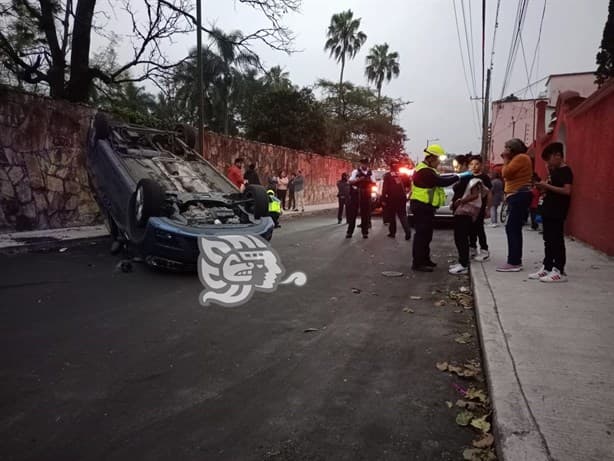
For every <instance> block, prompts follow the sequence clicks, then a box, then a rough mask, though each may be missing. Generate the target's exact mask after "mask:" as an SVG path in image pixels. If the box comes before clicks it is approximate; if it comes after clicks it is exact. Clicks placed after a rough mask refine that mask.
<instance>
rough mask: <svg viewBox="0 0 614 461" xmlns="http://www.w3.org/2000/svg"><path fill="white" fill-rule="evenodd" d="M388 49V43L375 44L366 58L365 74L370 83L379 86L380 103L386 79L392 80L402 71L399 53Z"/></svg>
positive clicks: (378, 99) (378, 96)
mask: <svg viewBox="0 0 614 461" xmlns="http://www.w3.org/2000/svg"><path fill="white" fill-rule="evenodd" d="M388 50H389V47H388V43H384V44H383V45H375V46H374V47H373V48H371V51H370V52H369V55H368V56H367V60H366V63H367V65H366V68H365V75H366V76H367V80H368V81H369V83H374V84H375V87H376V88H377V102H378V105H379V103H380V101H381V98H382V85H383V84H384V81H386V82H390V81H391V80H392V78H393V77H394V78H397V77H398V76H399V74H400V72H401V67H400V64H399V53H397V52H396V51H393V52H389V51H388ZM378 112H379V108H378Z"/></svg>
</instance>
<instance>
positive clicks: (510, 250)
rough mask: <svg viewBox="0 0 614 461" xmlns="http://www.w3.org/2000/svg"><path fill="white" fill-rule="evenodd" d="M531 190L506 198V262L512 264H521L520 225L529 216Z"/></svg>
mask: <svg viewBox="0 0 614 461" xmlns="http://www.w3.org/2000/svg"><path fill="white" fill-rule="evenodd" d="M531 198H532V195H531V192H530V191H522V192H516V193H515V194H514V195H510V196H509V197H508V198H507V222H506V223H505V233H506V234H507V263H508V264H512V265H514V266H520V265H521V264H522V226H523V224H524V223H525V222H526V220H527V218H528V217H529V205H530V204H531Z"/></svg>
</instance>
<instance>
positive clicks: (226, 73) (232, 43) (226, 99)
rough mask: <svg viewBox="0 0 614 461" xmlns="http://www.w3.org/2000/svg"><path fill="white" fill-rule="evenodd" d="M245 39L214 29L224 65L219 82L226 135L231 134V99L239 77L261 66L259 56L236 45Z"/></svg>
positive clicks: (233, 32)
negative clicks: (246, 71)
mask: <svg viewBox="0 0 614 461" xmlns="http://www.w3.org/2000/svg"><path fill="white" fill-rule="evenodd" d="M242 38H243V34H242V33H241V31H238V30H235V31H232V32H229V33H225V32H223V31H221V30H219V29H214V34H213V36H212V44H213V46H214V47H216V48H217V51H218V56H219V57H220V58H221V61H222V63H223V68H222V73H223V76H222V79H221V80H219V84H220V90H221V97H222V99H221V102H222V105H223V108H224V134H229V132H230V110H231V107H230V99H231V98H232V97H233V92H234V91H235V89H236V85H235V80H236V78H237V76H238V75H239V74H240V73H241V72H242V71H243V70H246V69H249V68H253V67H256V66H259V65H260V60H259V59H258V56H257V55H255V54H254V53H252V52H246V51H244V50H241V48H240V47H238V46H237V45H236V43H238V42H240V41H241V40H242Z"/></svg>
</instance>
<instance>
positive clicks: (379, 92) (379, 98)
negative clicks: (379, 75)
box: [377, 83, 382, 115]
mask: <svg viewBox="0 0 614 461" xmlns="http://www.w3.org/2000/svg"><path fill="white" fill-rule="evenodd" d="M381 106H382V84H381V83H379V84H378V85H377V115H379V114H380V112H381Z"/></svg>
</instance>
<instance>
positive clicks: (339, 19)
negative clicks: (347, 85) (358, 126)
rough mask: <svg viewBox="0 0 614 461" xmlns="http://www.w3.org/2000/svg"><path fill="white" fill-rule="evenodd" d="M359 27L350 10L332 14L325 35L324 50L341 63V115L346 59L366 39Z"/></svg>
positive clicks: (343, 109) (358, 19) (358, 21)
mask: <svg viewBox="0 0 614 461" xmlns="http://www.w3.org/2000/svg"><path fill="white" fill-rule="evenodd" d="M359 28H360V18H354V13H352V10H347V11H343V12H341V13H337V14H333V16H332V18H331V20H330V25H329V26H328V32H327V34H326V36H327V37H328V40H326V44H325V45H324V50H325V51H326V50H330V56H331V57H333V56H334V57H335V60H336V61H337V62H340V63H341V75H340V77H339V93H340V94H341V102H342V112H341V113H342V115H343V112H345V107H343V71H344V70H345V61H346V59H354V57H355V56H356V54H357V53H358V51H359V50H360V48H361V47H362V45H363V44H364V43H365V41H366V40H367V35H366V34H365V33H364V32H361V31H360V30H358V29H359Z"/></svg>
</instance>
